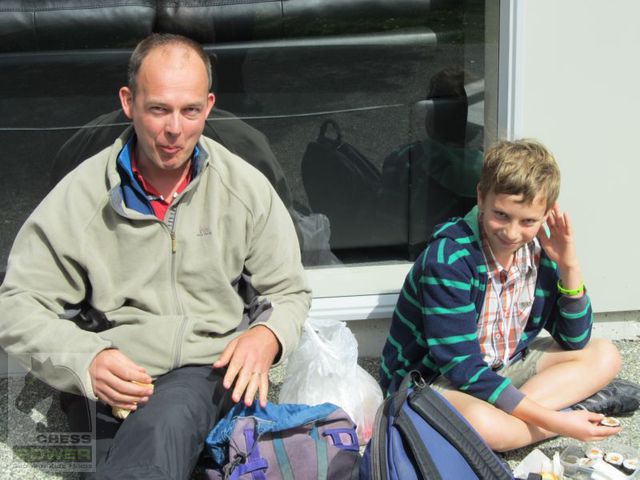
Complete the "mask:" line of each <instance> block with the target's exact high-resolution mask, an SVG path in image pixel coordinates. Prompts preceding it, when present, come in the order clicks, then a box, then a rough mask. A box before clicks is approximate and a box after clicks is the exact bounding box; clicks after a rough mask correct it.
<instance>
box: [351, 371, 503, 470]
mask: <svg viewBox="0 0 640 480" xmlns="http://www.w3.org/2000/svg"><path fill="white" fill-rule="evenodd" d="M411 383H413V384H414V386H413V388H410V386H411ZM414 479H415V480H422V479H424V480H454V479H455V480H513V475H512V474H511V472H510V469H509V467H508V465H506V464H505V463H504V462H503V461H502V460H500V458H499V457H498V456H497V455H496V454H495V453H494V452H493V451H492V450H491V449H490V448H489V447H488V446H487V444H486V443H485V442H484V441H483V440H482V438H481V437H480V436H479V435H478V434H477V433H476V431H475V430H474V429H473V427H471V425H469V423H468V422H467V421H466V420H465V419H464V418H463V417H462V416H461V415H460V414H459V413H458V411H457V410H456V409H455V408H454V407H453V406H452V405H451V404H450V403H449V402H448V401H447V400H446V399H445V398H444V397H443V396H442V395H440V394H439V393H438V392H436V391H434V390H433V389H431V387H430V386H429V385H427V384H426V383H425V382H424V381H423V380H422V378H421V377H420V374H419V373H418V372H411V373H410V374H409V375H407V377H406V378H405V379H404V380H403V382H402V384H401V385H400V388H399V389H398V391H397V392H395V393H393V394H391V395H389V396H388V397H387V398H386V399H385V401H384V402H383V404H382V405H381V406H380V408H379V409H378V411H377V414H376V419H375V424H374V430H373V436H372V438H371V441H370V442H369V444H368V445H367V448H366V450H365V454H364V458H363V460H362V463H361V464H360V480H414Z"/></svg>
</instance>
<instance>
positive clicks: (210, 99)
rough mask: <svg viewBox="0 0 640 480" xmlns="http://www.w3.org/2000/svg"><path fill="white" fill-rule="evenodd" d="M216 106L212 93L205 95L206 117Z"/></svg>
mask: <svg viewBox="0 0 640 480" xmlns="http://www.w3.org/2000/svg"><path fill="white" fill-rule="evenodd" d="M215 104H216V96H215V95H214V94H213V93H209V94H208V95H207V115H206V116H207V117H208V116H209V114H210V113H211V109H212V108H213V106H214V105H215Z"/></svg>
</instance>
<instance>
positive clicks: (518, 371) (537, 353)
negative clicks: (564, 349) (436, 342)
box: [431, 337, 557, 393]
mask: <svg viewBox="0 0 640 480" xmlns="http://www.w3.org/2000/svg"><path fill="white" fill-rule="evenodd" d="M555 345H557V344H556V342H555V340H554V339H553V338H551V337H542V338H540V337H538V338H536V339H534V340H533V342H531V344H529V346H528V347H527V353H526V355H524V358H522V357H520V358H519V359H518V360H515V361H514V362H512V363H510V364H509V365H507V366H505V367H501V368H499V369H498V370H496V373H497V374H498V375H501V376H503V377H505V378H508V379H510V380H511V383H512V384H513V386H514V387H516V388H520V387H521V386H522V385H524V384H525V383H527V381H528V380H529V379H530V378H531V377H533V376H534V375H535V374H536V373H538V360H540V357H542V355H543V354H545V353H546V352H548V351H549V350H552V348H553V347H554V346H555ZM431 388H433V389H434V390H436V391H437V392H440V393H442V392H444V391H446V390H457V388H456V387H454V386H453V385H452V384H451V382H450V381H449V380H448V379H447V378H446V377H445V376H443V375H440V376H439V377H438V378H436V380H435V381H434V382H433V383H432V384H431Z"/></svg>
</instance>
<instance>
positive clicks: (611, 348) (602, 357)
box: [588, 338, 622, 379]
mask: <svg viewBox="0 0 640 480" xmlns="http://www.w3.org/2000/svg"><path fill="white" fill-rule="evenodd" d="M588 351H589V357H590V358H589V361H590V362H591V363H592V364H593V366H594V367H595V366H597V365H600V366H601V367H602V368H603V369H604V372H605V374H607V375H609V376H610V377H611V379H613V378H615V376H616V375H618V373H619V372H620V369H621V368H622V357H621V355H620V352H619V351H618V347H616V346H615V345H614V344H613V342H611V340H607V339H606V338H594V339H592V340H591V342H589V346H588Z"/></svg>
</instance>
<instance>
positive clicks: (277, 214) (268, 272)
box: [245, 185, 311, 362]
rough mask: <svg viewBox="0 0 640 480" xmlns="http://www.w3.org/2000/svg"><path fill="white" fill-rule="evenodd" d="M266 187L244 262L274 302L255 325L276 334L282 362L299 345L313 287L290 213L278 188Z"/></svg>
mask: <svg viewBox="0 0 640 480" xmlns="http://www.w3.org/2000/svg"><path fill="white" fill-rule="evenodd" d="M267 187H268V194H267V201H266V206H265V210H264V214H263V215H260V216H259V217H257V218H256V219H255V226H254V233H253V237H252V238H251V241H250V246H249V255H248V257H247V259H246V262H245V264H246V268H247V269H248V270H249V272H250V273H251V275H252V283H253V286H254V287H255V288H256V290H257V291H258V293H259V295H260V296H261V298H264V299H266V300H268V301H269V302H270V303H271V306H272V309H271V311H270V315H268V316H267V317H266V318H265V319H258V321H257V323H255V324H253V325H252V326H255V325H257V324H264V325H266V326H267V327H269V328H270V329H271V331H272V332H273V333H274V334H275V335H276V337H277V338H278V341H279V342H280V345H281V347H282V351H281V354H280V357H279V359H278V362H280V361H282V360H283V359H284V358H286V357H287V356H288V355H289V353H291V351H293V350H294V349H295V348H296V347H297V345H298V340H299V339H300V335H301V332H302V325H303V324H304V322H305V320H306V318H307V314H308V311H309V307H310V304H311V290H310V288H309V286H308V284H307V279H306V275H305V272H304V268H303V266H302V262H301V258H300V246H299V244H298V237H297V235H296V232H295V229H294V226H293V222H292V220H291V217H290V215H289V213H288V212H287V209H286V208H285V206H284V204H283V203H282V201H281V200H280V198H279V197H278V195H277V193H276V192H275V190H274V189H273V188H272V187H271V186H270V185H268V186H267Z"/></svg>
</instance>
